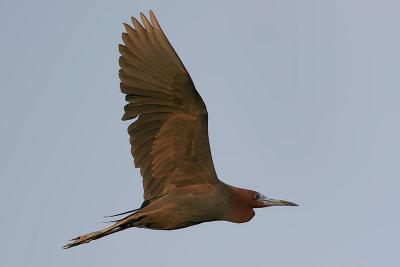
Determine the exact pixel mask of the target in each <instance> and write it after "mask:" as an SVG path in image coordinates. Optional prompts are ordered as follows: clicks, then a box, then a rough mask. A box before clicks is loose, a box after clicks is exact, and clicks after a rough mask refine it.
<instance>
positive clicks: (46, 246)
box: [0, 0, 400, 267]
mask: <svg viewBox="0 0 400 267" xmlns="http://www.w3.org/2000/svg"><path fill="white" fill-rule="evenodd" d="M149 9H153V10H154V11H155V13H156V15H157V17H158V19H159V21H160V23H161V25H162V27H163V29H164V31H165V32H166V34H167V36H168V38H169V39H170V41H171V43H172V44H173V46H174V47H175V49H176V50H177V52H178V54H179V55H180V57H181V59H182V61H183V62H184V64H185V65H186V67H187V69H188V70H189V72H190V74H191V76H192V78H193V80H194V83H195V84H196V87H197V89H198V91H199V92H200V94H201V95H202V97H203V99H204V101H205V102H206V105H207V108H208V112H209V118H210V119H209V132H210V140H211V148H212V153H213V158H214V163H215V165H216V168H217V172H218V175H219V177H220V178H221V179H222V180H223V181H224V182H226V183H229V184H233V185H236V186H241V187H245V188H250V189H255V190H257V191H259V192H262V193H265V194H266V195H268V196H270V197H276V198H282V199H286V200H289V201H293V202H296V203H299V204H300V205H301V206H300V207H298V208H292V207H288V208H268V209H262V210H257V211H256V212H257V215H256V217H255V218H254V219H253V220H252V221H251V222H250V223H247V224H242V225H237V224H232V223H227V222H213V223H207V224H201V225H198V226H194V227H190V228H186V229H183V230H178V231H152V230H144V229H129V230H126V231H123V232H120V233H118V234H115V235H112V236H109V237H106V238H103V239H100V240H97V241H95V242H92V243H90V244H88V245H84V246H81V247H77V248H73V249H70V250H63V249H62V248H61V247H62V245H63V244H64V243H65V242H66V241H67V240H68V239H70V238H72V237H75V236H77V235H79V234H84V233H86V232H89V231H92V230H96V229H99V228H101V227H104V225H103V224H101V223H100V222H101V221H102V220H103V218H102V216H103V215H108V214H113V213H117V212H121V211H125V210H128V209H132V208H135V207H138V206H139V205H140V204H141V202H142V186H141V177H140V175H139V172H138V170H137V169H135V168H134V167H133V162H132V159H131V155H130V147H129V143H128V134H127V131H126V128H127V125H128V123H125V122H122V121H121V120H120V118H121V116H122V113H123V105H124V98H123V95H122V94H121V93H120V91H119V79H118V75H117V73H118V69H119V67H118V56H119V54H118V50H117V44H118V43H120V42H121V40H120V38H121V32H122V31H123V26H122V22H127V21H129V19H130V16H138V15H139V12H140V11H144V12H146V13H147V12H148V10H149ZM399 10H400V2H399V1H395V0H393V1H388V0H381V1H372V0H338V1H322V0H314V1H311V0H302V1H294V0H293V1H289V0H287V1H286V0H285V1H282V0H267V1H183V0H182V1H161V0H160V1H133V0H129V1H53V0H52V1H50V0H47V1H45V0H37V1H27V0H26V1H11V0H8V1H4V0H1V1H0V33H1V42H0V82H1V98H0V116H1V124H0V134H1V138H0V177H1V182H0V205H1V206H0V208H1V210H0V213H1V219H0V229H1V230H0V234H1V243H0V254H1V256H0V265H1V266H5V267H10V266H23V267H29V266H57V267H62V266H98V267H100V266H174V267H175V266H202V267H204V266H231V267H233V266H274V267H281V266H296V267H300V266H304V267H314V266H315V267H353V266H355V267H359V266H361V267H367V266H400V259H399V257H400V256H399V240H400V230H399V226H400V213H399V203H400V200H399V190H400V182H399V178H400V141H399V136H400V125H399V115H400V106H399V101H400V73H399V69H400V52H399V48H400V34H399V25H400V16H399Z"/></svg>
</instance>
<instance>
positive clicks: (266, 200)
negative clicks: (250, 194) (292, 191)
mask: <svg viewBox="0 0 400 267" xmlns="http://www.w3.org/2000/svg"><path fill="white" fill-rule="evenodd" d="M262 201H263V202H264V204H265V206H267V207H270V206H298V205H297V204H296V203H293V202H289V201H286V200H280V199H273V198H267V197H265V198H264V199H263V200H262Z"/></svg>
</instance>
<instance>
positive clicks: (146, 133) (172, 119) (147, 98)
mask: <svg viewBox="0 0 400 267" xmlns="http://www.w3.org/2000/svg"><path fill="white" fill-rule="evenodd" d="M140 16H141V19H142V23H143V25H144V27H143V26H142V25H141V24H140V23H139V22H138V21H137V20H136V19H135V18H133V17H132V23H133V25H134V28H132V27H131V26H129V25H127V24H124V25H125V28H126V33H123V34H122V39H123V42H124V45H119V50H120V53H121V56H120V59H119V64H120V67H121V69H120V72H119V77H120V79H121V91H122V93H124V94H126V101H127V102H129V103H128V104H127V105H126V106H125V114H124V116H123V117H122V119H123V120H130V119H134V118H137V119H136V120H135V121H134V122H133V123H132V124H131V125H130V126H129V128H128V133H129V135H130V143H131V152H132V155H133V157H134V162H135V166H136V167H138V168H140V173H141V174H142V176H143V187H144V198H145V199H146V200H151V199H154V198H156V197H159V196H162V195H165V194H167V193H168V192H170V191H171V190H172V189H174V188H176V187H179V186H185V185H191V184H204V183H214V182H217V181H218V178H217V176H216V173H215V169H214V164H213V162H212V158H211V151H210V145H209V140H208V118H207V109H206V106H205V104H204V102H203V100H202V99H201V97H200V95H199V93H198V92H197V91H196V89H195V87H194V84H193V82H192V80H191V78H190V76H189V73H188V72H187V71H186V69H185V67H184V65H183V64H182V62H181V60H180V59H179V57H178V55H177V54H176V52H175V50H174V49H173V47H172V46H171V44H170V43H169V41H168V39H167V37H166V36H165V34H164V33H163V31H162V30H161V27H160V25H159V24H158V22H157V19H156V17H155V16H154V13H153V12H152V11H150V20H151V22H150V21H149V20H148V19H147V18H146V17H145V16H144V15H143V14H142V13H141V14H140Z"/></svg>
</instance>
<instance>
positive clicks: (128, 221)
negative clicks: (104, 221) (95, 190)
mask: <svg viewBox="0 0 400 267" xmlns="http://www.w3.org/2000/svg"><path fill="white" fill-rule="evenodd" d="M140 218H141V217H140V216H138V215H137V214H132V215H129V216H127V217H126V218H124V219H121V220H120V221H118V222H117V223H115V224H113V225H111V226H110V227H107V228H104V229H102V230H100V231H96V232H92V233H89V234H86V235H81V236H78V237H75V238H73V239H71V240H70V242H69V243H67V244H66V245H64V246H63V248H65V249H67V248H71V247H75V246H78V245H82V244H85V243H89V242H90V241H92V240H95V239H99V238H101V237H103V236H106V235H110V234H113V233H116V232H119V231H122V230H124V229H126V228H129V227H132V226H133V224H132V223H134V222H136V221H138V220H139V219H140Z"/></svg>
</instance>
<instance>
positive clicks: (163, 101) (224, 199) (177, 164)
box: [64, 11, 296, 248]
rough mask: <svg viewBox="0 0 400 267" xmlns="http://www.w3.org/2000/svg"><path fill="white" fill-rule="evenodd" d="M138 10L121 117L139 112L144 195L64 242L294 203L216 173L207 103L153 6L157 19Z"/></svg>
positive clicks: (242, 215)
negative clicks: (108, 222)
mask: <svg viewBox="0 0 400 267" xmlns="http://www.w3.org/2000/svg"><path fill="white" fill-rule="evenodd" d="M140 16H141V19H142V23H143V25H141V24H140V23H139V22H138V21H137V20H136V19H135V18H132V23H133V25H134V28H132V27H131V26H129V25H128V24H124V25H125V28H126V33H123V35H122V39H123V41H124V45H119V51H120V53H121V57H120V59H119V64H120V67H121V69H120V73H119V77H120V79H121V92H122V93H124V94H126V97H125V99H126V101H127V102H128V104H127V105H126V106H125V113H124V115H123V117H122V119H123V120H130V119H134V118H137V119H136V120H135V121H134V122H133V123H132V124H131V125H130V126H129V127H128V133H129V136H130V143H131V152H132V156H133V157H134V164H135V166H136V167H138V168H140V173H141V175H142V176H143V187H144V199H145V201H144V202H143V204H142V207H141V208H140V209H137V210H133V211H130V212H126V213H131V214H130V215H128V216H126V217H125V218H122V219H120V220H117V221H116V223H115V224H113V225H112V226H110V227H107V228H105V229H103V230H100V231H96V232H93V233H90V234H86V235H82V236H79V237H77V238H74V239H72V240H71V242H70V243H68V244H66V245H65V246H64V248H70V247H73V246H77V245H80V244H83V243H87V242H90V241H92V240H95V239H98V238H101V237H103V236H106V235H109V234H112V233H115V232H118V231H121V230H124V229H127V228H130V227H144V228H149V229H157V230H173V229H180V228H184V227H188V226H191V225H195V224H199V223H203V222H209V221H219V220H224V221H230V222H235V223H244V222H248V221H250V220H251V219H252V218H253V217H254V214H255V213H254V208H262V207H268V206H294V205H296V204H294V203H291V202H287V201H283V200H274V199H269V198H267V197H265V196H263V195H262V194H259V193H257V192H255V191H251V190H246V189H241V188H237V187H233V186H230V185H227V184H225V183H223V182H221V181H220V180H219V179H218V177H217V174H216V171H215V169H214V164H213V161H212V157H211V150H210V145H209V140H208V113H207V109H206V106H205V104H204V102H203V100H202V99H201V97H200V95H199V93H198V92H197V90H196V88H195V87H194V84H193V81H192V80H191V78H190V75H189V73H188V72H187V70H186V68H185V66H184V65H183V64H182V62H181V60H180V59H179V57H178V55H177V54H176V52H175V50H174V49H173V47H172V46H171V44H170V43H169V41H168V39H167V38H166V36H165V34H164V33H163V31H162V30H161V27H160V25H159V24H158V22H157V19H156V18H155V16H154V14H153V12H151V11H150V19H151V22H150V21H149V20H148V19H147V18H146V17H145V16H144V15H143V14H142V13H141V14H140ZM143 26H144V27H143ZM126 213H123V214H126ZM118 215H122V214H118ZM115 216H117V215H115ZM111 217H114V216H111Z"/></svg>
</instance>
